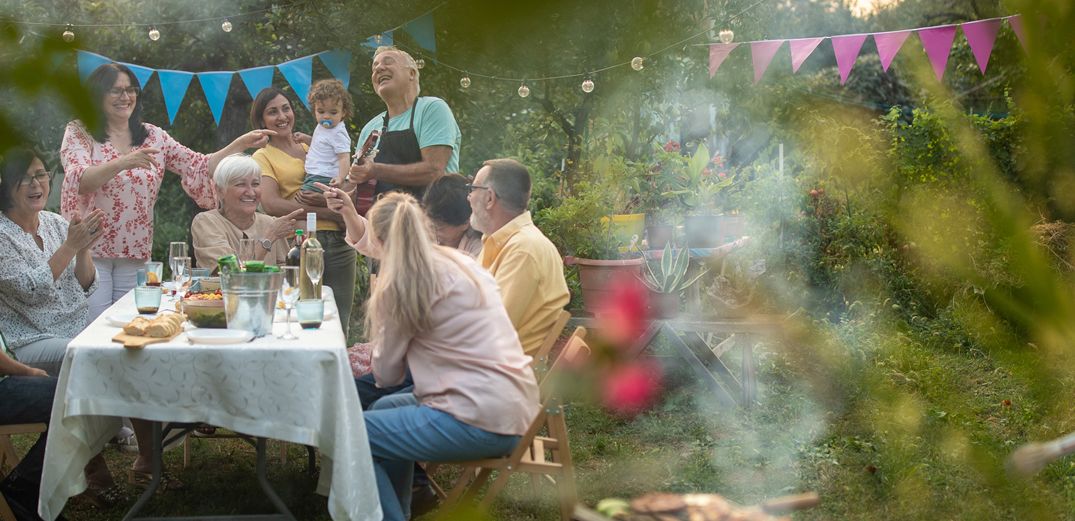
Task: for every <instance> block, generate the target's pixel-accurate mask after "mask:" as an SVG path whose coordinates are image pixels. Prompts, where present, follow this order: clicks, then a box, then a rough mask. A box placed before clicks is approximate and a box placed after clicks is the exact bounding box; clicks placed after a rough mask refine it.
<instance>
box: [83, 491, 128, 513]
mask: <svg viewBox="0 0 1075 521" xmlns="http://www.w3.org/2000/svg"><path fill="white" fill-rule="evenodd" d="M72 499H73V500H74V501H77V502H79V503H86V504H89V505H93V506H95V507H97V508H99V509H101V510H107V509H110V508H112V507H114V506H116V504H118V503H120V502H125V501H127V494H126V493H124V491H123V488H122V487H120V486H119V485H112V486H110V487H107V488H94V487H90V488H87V489H86V491H85V492H83V493H81V494H79V495H77V496H75V497H74V498H72Z"/></svg>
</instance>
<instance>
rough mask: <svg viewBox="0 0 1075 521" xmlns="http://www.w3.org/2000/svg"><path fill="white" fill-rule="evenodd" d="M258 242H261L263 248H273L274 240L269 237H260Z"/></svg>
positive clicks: (268, 249)
mask: <svg viewBox="0 0 1075 521" xmlns="http://www.w3.org/2000/svg"><path fill="white" fill-rule="evenodd" d="M258 244H260V245H261V247H262V248H265V251H271V250H272V241H270V240H269V239H258Z"/></svg>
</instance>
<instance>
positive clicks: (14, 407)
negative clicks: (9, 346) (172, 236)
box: [0, 354, 56, 508]
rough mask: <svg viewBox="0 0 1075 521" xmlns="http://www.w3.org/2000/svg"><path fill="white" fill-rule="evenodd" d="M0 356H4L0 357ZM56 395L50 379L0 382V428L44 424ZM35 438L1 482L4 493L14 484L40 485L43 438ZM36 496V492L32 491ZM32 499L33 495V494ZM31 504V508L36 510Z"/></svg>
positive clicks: (42, 464) (47, 420)
mask: <svg viewBox="0 0 1075 521" xmlns="http://www.w3.org/2000/svg"><path fill="white" fill-rule="evenodd" d="M0 356H6V355H3V354H0ZM55 394H56V378H53V377H51V376H9V377H7V378H4V379H3V380H2V381H0V425H13V424H18V423H48V422H49V417H50V416H52V398H53V396H55ZM46 434H47V433H42V434H41V435H40V436H38V438H37V441H36V442H35V443H34V445H33V446H32V447H30V450H29V451H27V453H26V455H25V456H23V458H22V461H20V462H19V464H18V466H16V467H15V470H13V471H12V472H11V473H10V474H8V475H7V478H5V479H4V481H3V484H2V485H0V489H3V490H4V492H5V493H6V492H8V490H7V489H8V487H10V486H11V485H12V484H13V483H14V482H16V481H18V480H26V481H27V482H32V483H34V484H40V483H41V469H42V468H43V467H44V463H45V435H46ZM35 492H36V490H35ZM34 496H35V498H34V499H36V494H34ZM36 506H37V504H36V503H34V504H33V507H34V508H36Z"/></svg>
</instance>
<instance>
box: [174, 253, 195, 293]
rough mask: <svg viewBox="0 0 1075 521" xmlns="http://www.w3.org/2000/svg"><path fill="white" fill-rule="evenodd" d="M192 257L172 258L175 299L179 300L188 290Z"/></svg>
mask: <svg viewBox="0 0 1075 521" xmlns="http://www.w3.org/2000/svg"><path fill="white" fill-rule="evenodd" d="M190 269H191V268H190V257H176V258H174V259H172V280H173V284H175V299H176V300H179V299H180V298H182V297H183V294H184V293H185V292H186V291H185V288H186V287H187V284H188V283H189V282H190Z"/></svg>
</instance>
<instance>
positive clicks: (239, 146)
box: [209, 129, 276, 176]
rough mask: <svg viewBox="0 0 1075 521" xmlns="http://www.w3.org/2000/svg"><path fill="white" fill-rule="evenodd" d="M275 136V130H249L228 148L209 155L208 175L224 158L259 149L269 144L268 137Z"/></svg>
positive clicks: (229, 144)
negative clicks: (247, 150) (250, 149)
mask: <svg viewBox="0 0 1075 521" xmlns="http://www.w3.org/2000/svg"><path fill="white" fill-rule="evenodd" d="M275 135H276V131H275V130H268V129H260V130H251V131H250V132H247V133H246V134H243V135H241V136H239V137H237V138H235V141H232V142H231V143H228V146H226V147H224V148H222V149H220V150H217V151H216V152H213V153H212V154H209V175H210V176H211V175H212V174H213V172H216V166H217V165H218V164H220V161H221V160H222V159H224V158H225V157H228V156H230V155H232V154H238V153H240V152H242V151H244V150H246V149H248V148H261V147H263V146H265V145H266V144H267V143H268V142H269V136H275Z"/></svg>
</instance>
